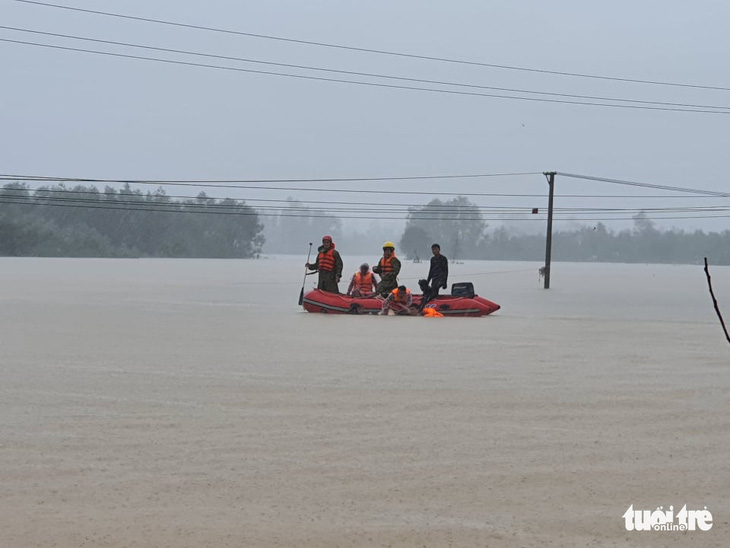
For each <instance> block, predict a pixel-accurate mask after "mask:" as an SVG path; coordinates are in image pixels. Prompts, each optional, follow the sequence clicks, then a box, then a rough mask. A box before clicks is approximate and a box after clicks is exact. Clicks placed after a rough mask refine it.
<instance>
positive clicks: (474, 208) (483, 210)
mask: <svg viewBox="0 0 730 548" xmlns="http://www.w3.org/2000/svg"><path fill="white" fill-rule="evenodd" d="M8 191H9V192H11V193H8ZM13 191H16V192H27V191H26V190H25V189H4V190H0V197H3V198H6V199H11V200H15V201H16V203H27V202H28V200H30V201H32V200H35V201H39V202H42V203H47V202H71V203H90V204H98V205H107V204H110V205H126V204H130V205H139V206H143V207H145V208H147V207H161V208H164V209H168V208H176V207H185V208H189V209H196V208H197V209H203V210H238V209H240V208H241V207H252V206H250V205H248V204H246V203H242V201H240V200H232V199H230V200H231V201H232V203H230V204H226V203H195V201H194V200H195V199H194V198H190V197H186V196H170V195H167V194H165V195H162V196H163V197H164V198H173V197H181V198H187V201H172V202H161V201H149V199H150V198H155V197H156V196H155V195H149V194H148V195H142V194H116V193H99V192H83V191H82V192H79V191H75V190H45V189H43V190H38V191H36V194H35V195H34V196H24V195H20V194H12V192H13ZM49 193H50V194H51V195H50V196H48V195H47V194H49ZM57 194H64V196H58V195H57ZM100 196H110V197H113V198H116V200H104V199H99V197H100ZM129 198H133V199H132V200H130V199H129ZM206 199H212V198H206ZM24 200H25V201H24ZM267 201H274V202H284V203H286V204H288V205H287V207H283V206H282V205H264V206H258V207H257V208H256V210H257V211H258V212H262V211H277V212H296V211H302V212H308V213H327V214H337V213H343V212H345V213H347V212H354V213H373V212H374V213H389V214H390V213H401V214H408V215H409V216H411V218H413V219H419V220H420V219H421V218H423V217H424V216H427V215H444V214H446V215H456V214H463V213H467V214H473V213H475V212H476V213H480V214H485V215H492V214H495V213H500V214H519V215H523V214H525V213H526V211H527V210H531V209H532V208H531V207H529V206H479V205H475V204H469V205H467V206H464V205H455V204H440V205H431V204H427V205H417V206H407V205H402V204H380V203H366V204H363V203H359V202H345V204H346V205H356V206H359V207H341V205H340V207H331V206H325V207H318V208H312V207H309V206H304V205H294V204H292V203H291V202H286V201H284V200H267ZM338 205H339V204H338ZM555 211H557V212H559V213H565V214H578V215H587V214H590V215H593V214H595V213H598V212H601V213H607V212H611V213H634V214H635V213H642V212H643V213H654V212H665V213H667V212H695V211H707V212H721V211H730V207H728V206H686V207H648V208H647V207H644V208H623V207H557V208H555ZM454 218H455V219H456V218H459V217H454Z"/></svg>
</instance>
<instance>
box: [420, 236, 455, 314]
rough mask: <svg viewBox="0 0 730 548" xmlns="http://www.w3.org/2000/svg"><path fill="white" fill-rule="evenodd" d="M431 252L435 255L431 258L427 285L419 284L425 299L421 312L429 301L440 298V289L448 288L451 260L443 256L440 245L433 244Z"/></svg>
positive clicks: (422, 302) (422, 301)
mask: <svg viewBox="0 0 730 548" xmlns="http://www.w3.org/2000/svg"><path fill="white" fill-rule="evenodd" d="M431 252H432V253H433V257H431V267H430V268H429V270H428V277H427V278H426V283H425V284H423V285H421V284H420V282H419V285H421V289H422V290H423V299H422V300H421V306H420V307H419V310H420V311H422V310H423V308H424V307H425V306H426V303H428V301H430V300H432V299H435V298H436V297H438V296H439V289H446V288H447V287H448V280H449V260H448V259H447V258H446V256H445V255H441V246H440V245H439V244H433V245H432V246H431ZM422 281H423V280H421V282H422Z"/></svg>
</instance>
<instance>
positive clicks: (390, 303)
mask: <svg viewBox="0 0 730 548" xmlns="http://www.w3.org/2000/svg"><path fill="white" fill-rule="evenodd" d="M411 304H413V298H412V297H411V290H410V289H408V288H407V287H406V286H404V285H401V286H400V287H396V288H395V289H394V290H393V291H391V292H390V294H389V295H388V296H387V297H386V299H385V300H384V301H383V306H382V309H381V311H380V315H381V316H386V315H387V314H388V311H390V310H392V311H393V313H395V314H396V315H398V316H411V315H413V314H415V311H414V310H411Z"/></svg>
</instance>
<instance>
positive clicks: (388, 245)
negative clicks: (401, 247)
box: [383, 242, 395, 250]
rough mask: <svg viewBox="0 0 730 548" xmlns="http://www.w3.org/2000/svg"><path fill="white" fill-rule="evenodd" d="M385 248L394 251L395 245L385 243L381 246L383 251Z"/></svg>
mask: <svg viewBox="0 0 730 548" xmlns="http://www.w3.org/2000/svg"><path fill="white" fill-rule="evenodd" d="M386 247H389V248H391V249H393V250H395V244H394V243H393V242H385V243H384V244H383V249H385V248H386Z"/></svg>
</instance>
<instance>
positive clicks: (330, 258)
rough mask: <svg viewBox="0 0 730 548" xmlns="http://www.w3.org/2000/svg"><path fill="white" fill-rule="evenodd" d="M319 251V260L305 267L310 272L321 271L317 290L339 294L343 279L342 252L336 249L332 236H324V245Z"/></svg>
mask: <svg viewBox="0 0 730 548" xmlns="http://www.w3.org/2000/svg"><path fill="white" fill-rule="evenodd" d="M317 251H318V253H317V259H316V260H315V261H314V263H306V264H305V265H304V266H306V267H307V268H308V269H309V270H317V271H319V281H318V283H317V289H321V290H322V291H329V292H330V293H339V292H340V288H339V287H338V285H337V284H338V283H340V278H342V257H340V252H339V251H337V250H336V249H335V244H334V242H333V241H332V236H322V245H321V246H320V247H319V249H318V250H317Z"/></svg>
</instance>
